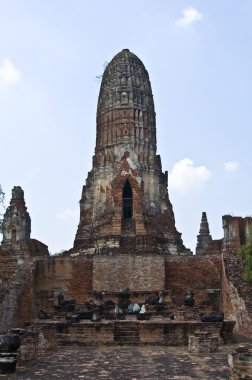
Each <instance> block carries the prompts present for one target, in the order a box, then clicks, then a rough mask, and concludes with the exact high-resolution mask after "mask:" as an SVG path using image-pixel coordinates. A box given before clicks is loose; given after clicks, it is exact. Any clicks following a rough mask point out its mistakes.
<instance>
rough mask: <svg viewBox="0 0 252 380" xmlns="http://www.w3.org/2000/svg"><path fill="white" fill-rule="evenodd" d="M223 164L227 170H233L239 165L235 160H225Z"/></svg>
mask: <svg viewBox="0 0 252 380" xmlns="http://www.w3.org/2000/svg"><path fill="white" fill-rule="evenodd" d="M223 165H224V168H225V169H226V170H227V171H228V172H235V171H236V170H237V169H238V167H239V162H237V161H228V162H225V163H224V164H223Z"/></svg>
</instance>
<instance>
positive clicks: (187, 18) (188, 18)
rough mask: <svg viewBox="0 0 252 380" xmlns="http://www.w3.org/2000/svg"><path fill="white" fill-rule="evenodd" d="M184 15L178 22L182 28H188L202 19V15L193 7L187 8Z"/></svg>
mask: <svg viewBox="0 0 252 380" xmlns="http://www.w3.org/2000/svg"><path fill="white" fill-rule="evenodd" d="M182 13H183V16H182V17H181V18H179V19H178V20H177V21H176V24H177V25H178V26H182V27H183V28H187V27H188V26H190V25H191V24H193V23H194V22H197V21H200V20H201V19H202V14H201V13H200V12H199V11H197V9H196V8H193V7H188V8H185V9H184V10H183V12H182Z"/></svg>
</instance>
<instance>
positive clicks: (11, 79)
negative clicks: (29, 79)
mask: <svg viewBox="0 0 252 380" xmlns="http://www.w3.org/2000/svg"><path fill="white" fill-rule="evenodd" d="M20 80H21V72H20V70H19V69H17V68H16V67H15V66H14V64H13V63H12V62H11V60H10V59H9V58H5V59H4V60H3V62H2V64H1V65H0V87H3V86H8V85H12V84H16V83H18V82H20Z"/></svg>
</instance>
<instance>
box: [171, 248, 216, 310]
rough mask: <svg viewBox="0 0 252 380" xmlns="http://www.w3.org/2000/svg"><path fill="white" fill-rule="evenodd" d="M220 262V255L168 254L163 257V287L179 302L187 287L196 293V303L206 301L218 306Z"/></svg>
mask: <svg viewBox="0 0 252 380" xmlns="http://www.w3.org/2000/svg"><path fill="white" fill-rule="evenodd" d="M221 277H222V263H221V256H220V255H208V256H204V257H197V256H187V257H185V256H176V257H175V256H169V257H166V258H165V287H166V289H168V290H170V292H171V297H172V299H173V300H174V301H175V302H177V303H181V302H183V299H184V293H185V291H186V290H187V289H189V290H193V292H194V293H195V295H196V304H201V303H202V302H203V301H207V302H210V303H212V304H213V307H214V308H219V306H220V289H221Z"/></svg>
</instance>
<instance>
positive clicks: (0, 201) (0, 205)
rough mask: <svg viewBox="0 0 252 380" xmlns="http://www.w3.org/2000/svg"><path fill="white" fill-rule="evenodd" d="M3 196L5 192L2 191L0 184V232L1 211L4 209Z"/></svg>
mask: <svg viewBox="0 0 252 380" xmlns="http://www.w3.org/2000/svg"><path fill="white" fill-rule="evenodd" d="M4 197H5V193H4V192H3V188H2V186H1V185H0V233H2V228H3V214H2V212H1V211H2V210H4V209H5V207H4Z"/></svg>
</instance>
